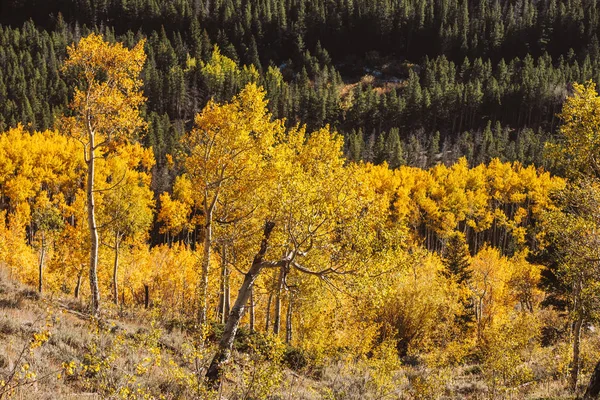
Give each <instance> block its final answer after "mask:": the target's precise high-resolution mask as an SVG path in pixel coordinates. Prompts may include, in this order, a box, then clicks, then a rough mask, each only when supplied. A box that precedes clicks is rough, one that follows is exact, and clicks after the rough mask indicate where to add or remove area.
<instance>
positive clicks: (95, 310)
mask: <svg viewBox="0 0 600 400" xmlns="http://www.w3.org/2000/svg"><path fill="white" fill-rule="evenodd" d="M89 138H90V144H89V146H90V152H89V160H88V163H87V164H88V176H87V188H86V189H87V200H88V201H87V213H88V225H89V229H90V293H91V295H92V310H91V311H92V315H94V316H97V315H98V314H99V312H100V290H99V289H98V242H99V240H98V226H97V225H96V203H95V201H94V175H95V167H96V165H95V158H94V156H95V154H94V153H95V152H94V146H95V143H94V134H93V133H91V132H90V134H89Z"/></svg>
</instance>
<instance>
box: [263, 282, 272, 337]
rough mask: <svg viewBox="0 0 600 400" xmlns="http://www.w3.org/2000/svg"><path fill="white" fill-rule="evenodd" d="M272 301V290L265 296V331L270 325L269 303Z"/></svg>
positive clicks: (267, 330)
mask: <svg viewBox="0 0 600 400" xmlns="http://www.w3.org/2000/svg"><path fill="white" fill-rule="evenodd" d="M272 302H273V291H271V292H270V293H269V297H268V298H267V316H266V318H267V319H266V321H265V332H269V328H270V327H271V303H272Z"/></svg>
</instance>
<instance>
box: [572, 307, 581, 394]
mask: <svg viewBox="0 0 600 400" xmlns="http://www.w3.org/2000/svg"><path fill="white" fill-rule="evenodd" d="M582 325H583V319H582V318H581V317H579V318H577V320H576V321H575V326H574V328H573V365H571V376H570V381H571V382H570V383H571V389H572V390H573V391H576V390H577V380H578V377H579V352H580V348H579V347H580V343H581V326H582Z"/></svg>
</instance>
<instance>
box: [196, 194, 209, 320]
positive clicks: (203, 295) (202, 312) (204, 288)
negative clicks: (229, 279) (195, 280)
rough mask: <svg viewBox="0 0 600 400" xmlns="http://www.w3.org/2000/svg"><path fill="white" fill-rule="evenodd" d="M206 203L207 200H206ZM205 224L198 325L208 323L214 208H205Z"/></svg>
mask: <svg viewBox="0 0 600 400" xmlns="http://www.w3.org/2000/svg"><path fill="white" fill-rule="evenodd" d="M205 201H206V200H205ZM205 212H206V215H205V219H204V221H205V223H204V248H203V255H202V273H201V276H200V294H199V295H200V298H199V299H198V302H199V307H198V323H199V324H200V325H204V324H205V323H206V304H207V296H208V272H209V268H210V255H211V245H212V208H211V209H208V207H205Z"/></svg>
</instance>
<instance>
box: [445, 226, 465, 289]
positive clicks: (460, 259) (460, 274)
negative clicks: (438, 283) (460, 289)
mask: <svg viewBox="0 0 600 400" xmlns="http://www.w3.org/2000/svg"><path fill="white" fill-rule="evenodd" d="M470 259H471V257H470V255H469V246H468V245H467V242H466V240H465V235H464V234H463V233H462V232H454V233H452V234H451V235H450V237H449V238H448V242H447V243H446V248H445V250H444V257H443V263H444V266H445V267H446V270H445V271H444V275H446V277H448V278H451V279H454V280H455V281H456V282H457V283H459V284H466V283H467V282H468V281H469V279H471V261H470Z"/></svg>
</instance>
